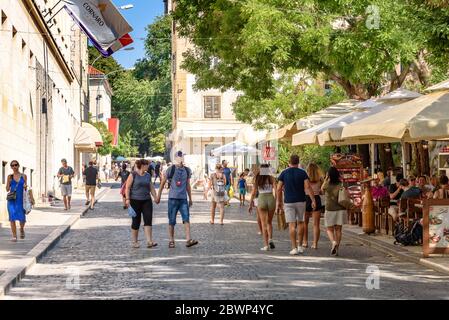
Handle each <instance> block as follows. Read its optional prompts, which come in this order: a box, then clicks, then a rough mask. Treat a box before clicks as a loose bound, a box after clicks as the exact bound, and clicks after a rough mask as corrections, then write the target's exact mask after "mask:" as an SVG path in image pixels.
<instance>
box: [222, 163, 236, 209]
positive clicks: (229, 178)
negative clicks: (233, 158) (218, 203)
mask: <svg viewBox="0 0 449 320" xmlns="http://www.w3.org/2000/svg"><path fill="white" fill-rule="evenodd" d="M221 163H222V165H223V174H224V175H225V177H226V193H227V194H228V197H229V190H230V189H231V186H233V185H234V179H233V177H232V170H231V169H230V168H228V162H227V161H226V160H223V161H222V162H221ZM230 200H231V197H229V200H228V201H226V203H225V205H226V206H229V201H230Z"/></svg>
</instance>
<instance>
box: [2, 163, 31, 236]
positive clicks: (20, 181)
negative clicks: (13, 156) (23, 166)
mask: <svg viewBox="0 0 449 320" xmlns="http://www.w3.org/2000/svg"><path fill="white" fill-rule="evenodd" d="M19 168H20V165H19V162H18V161H16V160H13V161H11V169H12V171H13V174H11V175H9V176H8V182H7V183H6V191H7V192H14V191H15V192H16V199H15V200H8V213H9V221H10V223H11V232H12V239H11V240H12V241H14V242H16V241H17V226H16V221H19V222H20V239H25V231H24V228H25V222H26V218H25V209H24V208H23V193H24V190H26V188H27V177H26V175H24V174H22V173H20V172H19Z"/></svg>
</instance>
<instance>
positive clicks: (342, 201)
mask: <svg viewBox="0 0 449 320" xmlns="http://www.w3.org/2000/svg"><path fill="white" fill-rule="evenodd" d="M338 204H339V205H341V206H342V207H345V208H346V209H349V208H351V206H352V201H351V196H350V195H349V192H348V190H347V189H346V188H345V187H344V185H341V186H340V189H339V190H338Z"/></svg>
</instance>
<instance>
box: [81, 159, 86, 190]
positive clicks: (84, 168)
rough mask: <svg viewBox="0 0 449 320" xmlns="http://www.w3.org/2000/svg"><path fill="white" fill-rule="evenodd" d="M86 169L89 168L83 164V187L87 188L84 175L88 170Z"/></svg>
mask: <svg viewBox="0 0 449 320" xmlns="http://www.w3.org/2000/svg"><path fill="white" fill-rule="evenodd" d="M86 168H87V166H86V165H85V164H83V167H82V169H81V170H82V171H81V172H82V174H83V186H85V185H86V176H85V175H84V171H85V170H86Z"/></svg>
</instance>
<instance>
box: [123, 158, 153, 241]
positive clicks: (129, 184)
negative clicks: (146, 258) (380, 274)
mask: <svg viewBox="0 0 449 320" xmlns="http://www.w3.org/2000/svg"><path fill="white" fill-rule="evenodd" d="M149 165H150V163H149V162H148V160H145V159H141V160H137V161H136V171H133V172H132V173H131V174H130V175H129V177H128V180H127V181H126V206H127V207H129V206H131V207H132V209H133V210H134V211H135V212H136V213H137V215H136V216H135V217H133V218H132V225H131V236H132V241H133V247H134V248H139V247H140V245H139V242H138V236H139V229H140V223H141V221H142V216H143V222H144V231H145V236H146V238H147V247H148V248H153V247H155V246H157V243H156V242H153V233H152V225H153V201H152V199H151V196H153V198H154V199H157V195H156V189H155V188H154V185H153V183H152V179H151V178H152V177H151V175H150V174H149V173H148V167H149Z"/></svg>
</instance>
